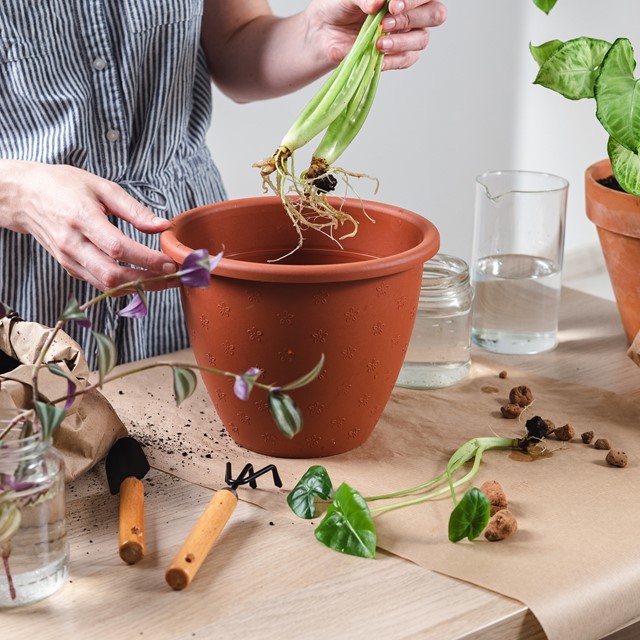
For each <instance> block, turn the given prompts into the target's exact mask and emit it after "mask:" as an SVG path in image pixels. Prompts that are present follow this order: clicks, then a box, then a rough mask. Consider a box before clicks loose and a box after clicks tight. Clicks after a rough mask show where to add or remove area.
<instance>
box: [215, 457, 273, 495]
mask: <svg viewBox="0 0 640 640" xmlns="http://www.w3.org/2000/svg"><path fill="white" fill-rule="evenodd" d="M269 471H271V472H272V473H273V484H275V485H276V487H281V486H282V480H280V475H279V474H278V469H277V468H276V465H275V464H269V465H267V466H266V467H264V468H263V469H259V470H258V471H254V469H253V465H252V464H246V465H245V466H244V469H243V470H242V471H241V472H240V475H239V476H238V477H237V478H232V477H231V463H230V462H227V470H226V472H225V474H224V481H225V482H226V483H227V484H228V485H229V486H230V487H231V489H232V490H233V491H235V490H236V489H237V488H238V487H239V486H240V485H241V484H248V485H249V486H250V487H251V488H252V489H255V488H256V487H257V486H258V484H257V483H256V478H259V477H260V476H261V475H264V474H265V473H269Z"/></svg>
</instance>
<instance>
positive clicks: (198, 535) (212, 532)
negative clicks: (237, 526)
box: [164, 489, 238, 591]
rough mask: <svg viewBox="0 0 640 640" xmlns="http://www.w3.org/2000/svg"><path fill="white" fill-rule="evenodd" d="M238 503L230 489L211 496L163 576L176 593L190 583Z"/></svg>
mask: <svg viewBox="0 0 640 640" xmlns="http://www.w3.org/2000/svg"><path fill="white" fill-rule="evenodd" d="M237 504H238V497H237V496H236V494H235V492H234V491H232V490H231V489H221V490H220V491H217V492H216V493H215V494H214V495H213V497H212V498H211V500H210V501H209V504H208V505H207V508H206V509H205V510H204V513H203V514H202V515H201V516H200V518H199V520H198V522H196V524H195V526H194V527H193V529H192V530H191V533H190V534H189V537H188V538H187V539H186V540H185V541H184V544H183V545H182V547H180V551H178V553H177V554H176V557H175V558H174V559H173V562H172V563H171V564H170V565H169V567H168V568H167V571H166V572H165V574H164V577H165V580H166V581H167V583H168V584H169V586H170V587H171V588H172V589H176V590H177V591H179V590H180V589H184V588H185V587H188V586H189V585H190V584H191V581H192V580H193V579H194V578H195V575H196V573H197V572H198V569H199V568H200V566H201V565H202V563H203V562H204V559H205V558H206V557H207V554H208V553H209V550H210V549H211V547H212V546H213V545H214V543H215V541H216V540H217V539H218V536H219V535H220V533H221V532H222V529H223V528H224V525H225V524H227V521H228V520H229V518H230V517H231V514H232V513H233V511H234V509H235V508H236V505H237Z"/></svg>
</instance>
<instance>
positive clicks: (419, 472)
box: [104, 352, 640, 640]
mask: <svg viewBox="0 0 640 640" xmlns="http://www.w3.org/2000/svg"><path fill="white" fill-rule="evenodd" d="M175 359H176V361H182V362H184V361H186V360H187V359H189V360H192V355H191V354H190V352H183V353H182V354H178V357H176V358H175ZM501 368H504V369H508V370H509V375H508V377H507V378H506V379H501V378H499V377H498V372H499V371H500V369H501ZM145 375H146V377H145V376H142V377H140V376H138V377H137V378H136V384H135V385H132V384H128V385H125V384H124V383H122V384H120V386H119V385H118V383H114V384H113V385H112V386H110V387H109V388H108V389H107V388H105V390H104V391H105V395H107V397H108V398H109V399H110V400H111V401H112V403H113V405H114V407H115V408H116V410H117V412H118V413H119V415H120V416H121V417H122V419H123V420H124V422H125V424H126V425H127V427H129V430H130V432H131V434H132V435H134V436H136V437H138V438H139V439H140V440H141V442H142V444H143V445H144V446H145V449H146V452H147V454H148V456H149V460H150V462H151V464H152V466H154V467H156V468H158V469H161V470H164V471H167V472H169V473H171V474H174V475H177V476H179V477H181V478H184V479H187V480H189V481H192V482H195V483H198V484H201V485H204V486H208V487H211V488H214V489H217V488H219V487H221V486H223V484H224V466H225V463H226V462H228V461H230V462H231V463H232V468H233V472H234V475H237V474H238V473H239V472H240V471H241V469H242V467H243V466H244V465H245V464H246V463H248V462H250V463H252V464H253V466H254V467H255V468H256V469H258V468H261V467H262V466H264V465H266V464H269V463H272V462H273V463H276V464H277V467H278V470H279V472H280V475H281V477H282V480H283V483H284V486H283V487H282V489H277V488H275V487H273V485H272V484H271V480H270V479H269V478H270V476H263V479H262V480H261V481H260V482H259V483H258V485H259V486H258V489H257V490H251V489H248V488H247V489H240V497H241V498H242V499H244V500H246V501H249V502H253V503H255V504H257V505H260V506H262V507H263V508H265V509H269V510H271V511H274V512H275V511H277V512H282V513H287V514H290V512H289V511H288V507H287V505H286V501H285V497H286V494H287V493H288V492H289V491H290V490H291V488H292V487H293V486H294V485H295V483H296V482H297V480H298V479H299V478H300V476H301V475H302V474H303V473H304V472H305V471H306V470H307V469H308V468H309V466H311V465H312V464H322V465H324V466H325V467H326V468H327V469H328V471H329V474H330V476H331V478H332V480H333V484H334V487H335V488H337V486H338V485H339V484H340V483H341V482H343V481H345V482H348V483H349V484H351V485H352V486H353V487H354V488H356V489H358V490H359V491H360V492H361V493H362V494H363V495H376V494H380V493H388V492H391V491H394V490H399V489H404V488H409V487H413V486H416V485H418V484H420V483H422V482H425V481H426V480H428V479H430V478H432V477H434V476H435V475H437V474H438V473H440V472H441V471H442V470H443V469H444V466H445V464H446V461H447V460H448V458H449V456H450V455H451V454H452V453H453V451H454V450H455V449H457V448H458V447H459V446H460V445H462V444H463V443H464V442H465V441H467V440H469V439H470V438H474V437H480V436H492V435H500V436H507V437H519V436H521V435H522V434H523V433H524V420H523V421H522V422H519V421H518V420H507V419H504V418H502V417H501V414H500V405H501V404H503V403H504V402H505V401H506V399H507V397H508V393H509V390H510V389H511V388H512V387H513V386H516V385H520V384H527V385H528V386H530V387H531V389H532V390H533V395H534V398H535V401H534V404H533V405H532V407H530V408H529V409H528V410H527V411H526V412H525V414H524V419H527V418H528V417H531V416H533V415H540V416H542V417H543V418H548V419H551V420H553V421H554V422H555V423H556V425H557V426H561V425H563V424H565V423H571V424H572V425H573V426H574V427H575V429H576V436H575V437H574V439H573V440H572V441H571V442H569V443H562V442H559V441H558V440H556V439H555V438H551V439H550V440H549V442H548V444H549V447H550V448H555V449H556V450H555V451H554V453H553V455H552V456H550V457H548V458H542V459H538V460H535V461H531V462H525V461H522V460H521V459H520V458H521V456H514V455H512V454H511V453H510V452H508V451H499V450H492V451H488V452H486V453H485V455H484V458H483V462H482V465H481V469H480V472H479V473H478V475H477V476H476V477H475V479H474V482H473V484H474V485H475V486H480V484H481V483H482V482H483V481H484V480H489V479H493V480H497V481H498V482H500V483H501V485H502V486H503V487H504V489H505V491H506V493H507V496H508V498H509V508H510V509H511V510H512V512H513V513H514V514H515V516H516V517H517V519H518V527H519V529H518V532H517V533H516V535H515V536H513V537H512V538H510V539H508V540H505V541H502V542H493V543H491V542H488V541H487V540H485V539H484V537H483V536H481V537H480V538H478V539H477V540H476V541H474V542H473V543H471V542H468V541H465V542H460V543H457V544H453V543H451V542H449V541H448V539H447V523H448V517H449V513H450V511H451V508H452V502H451V499H450V497H449V496H445V497H444V498H443V499H440V500H438V501H435V502H428V503H426V504H422V505H417V506H412V507H408V508H404V509H399V510H397V511H391V512H388V513H385V514H382V515H380V516H378V517H376V526H377V530H378V546H379V547H380V548H382V549H385V550H387V551H390V552H392V553H394V554H396V555H398V556H401V557H404V558H407V559H408V560H410V561H412V562H414V563H416V564H418V565H421V566H423V567H425V568H428V569H431V570H434V571H437V572H440V573H443V574H445V575H448V576H452V577H455V578H458V579H461V580H465V581H467V582H470V583H472V584H475V585H478V586H481V587H484V588H487V589H490V590H493V591H495V592H498V593H501V594H503V595H505V596H508V597H511V598H514V599H517V600H519V601H521V602H523V603H525V604H526V605H527V606H528V607H529V608H530V609H531V610H532V612H533V613H534V614H535V615H536V617H537V618H538V620H539V621H540V623H541V625H542V627H543V629H544V631H545V633H546V634H547V635H548V637H549V638H551V639H552V640H554V639H558V640H560V639H561V640H571V639H574V638H575V639H576V640H588V639H590V638H594V639H595V638H600V637H602V636H603V635H606V634H607V633H610V632H612V631H614V630H615V629H617V628H619V627H621V626H623V625H625V624H628V623H629V622H630V621H632V620H634V619H635V618H637V617H638V616H640V545H639V544H638V541H637V532H638V531H639V530H640V509H639V508H638V501H639V498H638V487H640V429H639V428H638V426H639V422H640V407H638V406H637V399H636V400H634V399H633V398H629V397H624V396H622V395H618V394H615V393H612V392H609V391H603V390H599V389H596V388H593V387H587V386H581V385H575V384H570V383H565V382H559V381H556V380H552V379H549V378H544V377H541V376H534V375H528V374H525V373H524V372H522V371H517V370H515V369H513V368H512V367H506V366H505V367H500V366H499V365H497V364H495V363H490V362H489V361H488V360H483V359H482V358H477V359H476V360H475V361H474V364H473V367H472V371H471V374H470V376H469V377H468V378H467V379H466V380H465V381H463V382H461V383H459V384H458V385H456V386H453V387H449V388H446V389H440V390H433V391H412V390H406V389H396V390H395V391H394V393H393V395H392V397H391V400H390V402H389V404H388V405H387V408H386V409H385V412H384V414H383V416H382V417H381V419H380V422H379V423H378V425H377V426H376V429H375V430H374V432H373V435H372V436H371V438H370V439H369V441H368V442H367V443H365V444H364V445H363V446H361V447H360V448H358V449H356V450H354V451H351V452H348V453H346V454H342V455H339V456H334V457H330V458H321V459H305V460H295V459H281V458H279V459H274V458H268V457H265V456H261V455H259V454H255V453H253V452H250V451H247V450H246V449H244V448H242V447H239V446H237V445H236V444H235V443H234V442H233V441H232V440H231V438H230V437H229V436H228V435H227V434H226V432H225V430H224V427H223V425H222V424H221V423H220V421H219V419H218V418H217V416H216V414H215V410H214V409H213V407H212V404H211V402H210V400H209V398H208V396H207V395H206V390H205V388H204V385H202V384H200V385H199V386H198V389H197V391H196V393H195V394H194V395H193V396H192V397H191V398H189V399H188V400H187V401H185V402H184V403H183V404H182V405H181V407H178V408H176V406H175V401H174V399H173V397H172V394H171V391H170V390H171V378H170V374H169V373H168V372H166V371H164V370H160V369H154V370H151V371H150V372H148V373H147V374H145ZM254 393H260V391H258V390H256V391H254ZM141 407H145V408H144V409H141ZM303 409H304V408H303ZM588 430H593V431H594V432H595V436H596V438H598V437H602V438H607V439H609V441H610V442H611V444H612V446H613V447H614V448H620V449H623V450H625V451H626V452H627V454H628V456H629V464H628V466H627V467H625V468H615V467H612V466H610V465H608V464H607V463H606V462H605V456H606V453H607V452H606V451H602V450H596V449H595V448H594V447H593V445H586V444H583V442H582V441H581V439H580V434H581V433H582V432H584V431H588ZM297 437H304V432H302V433H301V434H300V435H299V436H297ZM265 478H266V479H265ZM460 495H461V494H460ZM301 522H302V521H301ZM304 524H305V526H309V525H308V524H306V523H304ZM309 535H310V536H312V535H313V534H312V531H311V528H310V527H309ZM318 544H320V543H318ZM319 551H320V549H319ZM363 562H366V560H363Z"/></svg>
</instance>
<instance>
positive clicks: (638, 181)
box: [607, 138, 640, 196]
mask: <svg viewBox="0 0 640 640" xmlns="http://www.w3.org/2000/svg"><path fill="white" fill-rule="evenodd" d="M607 151H608V153H609V159H610V160H611V168H612V169H613V175H614V176H615V177H616V180H617V181H618V184H619V185H620V186H621V187H622V188H623V189H624V190H625V191H626V192H627V193H631V194H633V195H634V196H640V156H639V155H638V154H637V153H633V151H629V149H627V148H626V147H623V146H622V145H621V144H620V143H619V142H616V140H614V139H613V138H609V143H608V144H607Z"/></svg>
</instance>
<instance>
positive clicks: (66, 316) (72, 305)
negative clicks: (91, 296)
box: [59, 297, 91, 327]
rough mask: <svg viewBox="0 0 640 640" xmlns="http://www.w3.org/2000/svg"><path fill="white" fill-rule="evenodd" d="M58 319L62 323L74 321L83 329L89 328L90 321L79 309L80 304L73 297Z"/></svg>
mask: <svg viewBox="0 0 640 640" xmlns="http://www.w3.org/2000/svg"><path fill="white" fill-rule="evenodd" d="M59 319H60V320H62V321H64V322H67V321H68V320H75V321H76V322H78V323H79V324H80V325H81V326H83V327H90V326H91V321H90V320H89V318H87V316H86V314H85V312H84V311H82V309H80V303H79V302H78V301H77V300H76V298H75V297H72V298H71V299H70V300H69V302H68V303H67V306H66V307H65V308H64V311H63V312H62V314H61V315H60V318H59Z"/></svg>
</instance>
